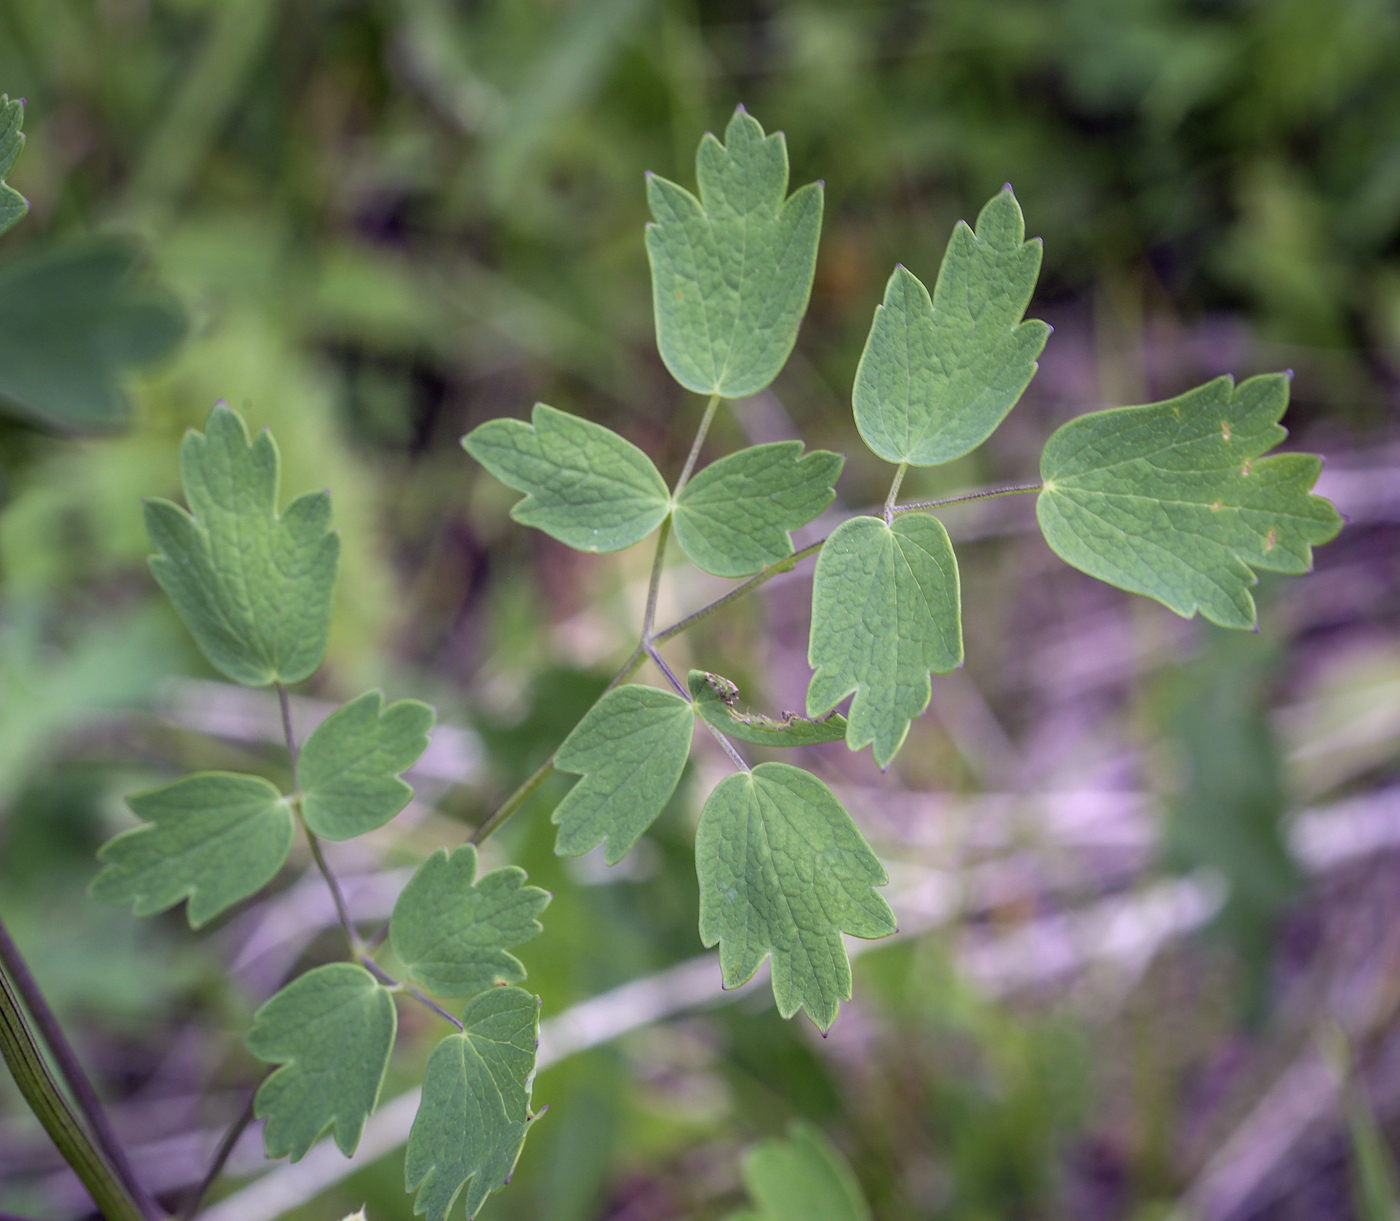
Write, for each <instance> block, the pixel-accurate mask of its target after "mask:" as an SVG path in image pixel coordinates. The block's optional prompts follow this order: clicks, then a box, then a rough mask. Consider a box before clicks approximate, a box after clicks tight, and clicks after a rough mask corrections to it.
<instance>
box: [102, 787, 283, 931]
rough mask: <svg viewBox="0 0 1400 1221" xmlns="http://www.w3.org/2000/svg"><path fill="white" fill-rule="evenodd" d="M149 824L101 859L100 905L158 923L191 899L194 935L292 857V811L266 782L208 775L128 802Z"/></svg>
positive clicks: (122, 839) (126, 836) (126, 833)
mask: <svg viewBox="0 0 1400 1221" xmlns="http://www.w3.org/2000/svg"><path fill="white" fill-rule="evenodd" d="M127 804H128V805H130V806H131V809H132V811H133V812H134V813H135V814H136V815H137V816H138V817H139V818H141V819H143V820H144V821H145V823H146V824H147V825H146V826H143V827H133V828H132V829H131V830H130V831H124V832H122V834H120V835H118V836H117V837H116V838H115V839H113V840H110V841H109V842H108V843H107V844H105V845H104V846H103V848H102V851H101V852H99V853H98V857H99V859H101V861H102V862H103V868H102V872H101V873H99V874H98V875H97V877H96V878H94V879H93V882H92V888H91V889H92V894H93V897H94V898H98V899H101V900H103V901H104V902H106V903H114V904H117V905H119V906H124V905H126V904H128V903H129V904H131V905H132V907H133V908H134V910H135V913H136V915H138V916H153V915H155V914H156V913H157V912H163V911H165V910H166V908H169V907H174V906H175V904H177V903H178V902H180V900H181V899H184V898H186V897H188V898H189V901H190V902H189V911H188V915H189V921H190V927H191V928H199V927H200V926H201V925H203V924H207V923H208V922H209V921H210V920H212V919H213V918H214V917H215V916H217V915H218V914H219V913H220V912H221V911H224V910H225V909H227V908H229V907H232V906H233V905H234V904H235V903H237V902H238V901H239V900H240V899H246V898H247V897H248V896H249V895H251V894H254V893H256V892H257V891H259V890H261V889H262V887H264V886H266V885H267V883H268V882H270V881H271V880H272V878H273V876H274V875H275V874H276V873H277V871H278V870H279V869H281V868H282V865H283V864H284V862H285V861H286V859H287V854H288V853H289V852H290V851H291V850H292V837H293V834H294V833H295V830H296V827H295V823H294V821H293V819H292V811H291V807H290V806H289V805H288V803H287V799H286V798H285V797H283V796H282V794H281V793H279V792H278V791H277V790H276V789H275V788H273V786H272V785H270V784H269V783H268V782H267V781H266V780H263V779H262V778H260V777H258V776H240V775H236V774H234V773H232V772H201V773H200V774H198V775H195V776H186V777H185V778H184V779H183V780H177V781H175V783H174V784H167V785H164V786H163V787H161V788H158V789H150V790H148V791H147V792H144V793H133V794H132V795H131V796H130V797H128V798H127Z"/></svg>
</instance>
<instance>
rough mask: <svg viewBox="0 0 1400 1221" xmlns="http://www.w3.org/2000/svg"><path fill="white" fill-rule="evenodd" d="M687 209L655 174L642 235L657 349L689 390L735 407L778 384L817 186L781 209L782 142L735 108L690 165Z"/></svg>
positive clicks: (796, 320) (803, 288)
mask: <svg viewBox="0 0 1400 1221" xmlns="http://www.w3.org/2000/svg"><path fill="white" fill-rule="evenodd" d="M695 177H696V179H697V181H698V184H699V187H700V198H699V199H696V198H695V196H694V195H692V194H691V193H690V192H689V191H687V190H686V189H685V188H684V187H680V186H677V185H676V184H675V183H674V182H670V181H668V180H667V179H665V178H660V177H658V176H656V175H655V174H653V175H650V176H649V177H648V178H647V201H648V202H649V203H650V205H651V214H652V215H653V216H654V217H655V218H656V220H655V222H654V223H653V224H650V225H648V226H647V255H648V256H649V257H650V259H651V290H652V297H653V301H654V305H655V310H656V343H657V347H659V348H660V349H661V359H662V360H664V361H665V362H666V367H667V368H668V369H669V370H670V371H671V376H672V377H674V378H675V379H676V380H677V381H678V382H680V384H681V385H682V386H684V387H685V388H686V389H687V390H694V391H695V392H696V393H697V394H717V395H719V396H720V397H722V398H729V399H732V398H741V397H742V396H744V395H746V394H757V393H758V392H759V391H760V390H762V389H763V388H764V387H765V386H767V385H768V384H769V383H770V382H771V381H772V380H773V379H774V378H775V377H777V376H778V373H779V371H780V370H781V369H782V367H783V364H784V363H785V362H786V361H787V358H788V354H789V353H790V352H791V351H792V345H793V344H794V343H795V342H796V341H797V328H798V325H799V324H800V323H801V321H802V315H803V313H804V312H805V311H806V309H807V298H808V296H809V295H810V294H811V291H812V273H813V271H814V269H815V268H816V261H817V237H818V235H819V234H820V232H821V225H822V185H821V183H818V182H813V183H808V184H807V185H806V186H805V187H802V188H801V189H800V190H797V191H794V192H793V193H792V195H790V196H788V197H787V198H786V199H784V195H785V194H786V192H787V184H788V157H787V142H786V141H785V140H784V138H783V133H782V132H774V133H773V134H772V135H771V136H765V135H764V134H763V128H762V126H760V124H759V122H758V120H757V119H754V118H752V117H751V116H750V115H749V114H748V113H746V112H745V110H744V108H743V107H742V106H740V107H739V108H738V109H737V110H736V111H735V112H734V117H733V118H732V119H730V120H729V126H728V128H727V129H726V130H725V133H724V143H723V144H721V143H720V142H719V141H718V140H716V139H715V138H714V136H712V135H710V134H709V133H708V132H707V133H706V134H705V137H704V139H702V140H701V141H700V148H699V150H698V151H697V153H696V155H695Z"/></svg>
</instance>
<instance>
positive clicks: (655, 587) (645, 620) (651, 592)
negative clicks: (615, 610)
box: [642, 514, 671, 645]
mask: <svg viewBox="0 0 1400 1221" xmlns="http://www.w3.org/2000/svg"><path fill="white" fill-rule="evenodd" d="M670 539H671V518H670V515H669V514H668V515H667V517H666V520H665V521H663V522H662V523H661V532H660V533H659V534H658V535H657V536H656V555H655V556H653V557H652V561H651V579H650V580H649V581H648V582H647V608H646V613H645V614H644V615H643V616H642V643H643V644H644V645H645V644H649V643H650V642H651V629H652V627H653V625H654V624H655V623H656V600H657V598H658V597H659V596H660V594H661V573H662V571H663V570H664V569H665V567H666V544H667V543H668V542H669V541H670Z"/></svg>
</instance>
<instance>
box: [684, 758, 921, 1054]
mask: <svg viewBox="0 0 1400 1221" xmlns="http://www.w3.org/2000/svg"><path fill="white" fill-rule="evenodd" d="M695 865H696V871H697V873H698V874H699V878H700V939H701V940H702V941H703V942H704V943H705V944H706V945H707V946H708V945H714V944H715V943H716V942H718V943H719V961H720V971H721V973H722V974H723V977H724V986H725V987H726V988H737V987H738V986H739V985H740V984H742V983H744V982H745V981H746V980H748V979H749V978H750V977H751V976H752V975H753V973H754V972H755V971H757V970H758V967H759V964H760V963H762V962H763V960H764V958H765V957H767V956H768V955H769V954H771V955H772V957H773V997H774V999H775V1000H776V1001H777V1003H778V1012H779V1013H781V1014H782V1015H783V1017H785V1018H788V1017H791V1016H792V1015H793V1014H794V1013H796V1012H797V1010H798V1009H800V1008H805V1009H806V1010H807V1015H808V1016H809V1017H810V1018H811V1019H812V1021H813V1022H815V1023H816V1024H817V1026H818V1027H819V1028H820V1029H821V1030H823V1031H824V1030H826V1029H828V1028H829V1027H830V1026H831V1023H832V1022H833V1021H835V1020H836V1010H837V1008H838V1007H839V1005H840V1002H841V1001H843V1000H848V999H850V995H851V964H850V962H849V960H848V959H847V958H846V947H845V945H844V944H843V943H842V941H841V934H842V932H847V933H850V934H851V935H852V936H855V937H871V938H873V937H886V936H888V935H889V934H890V933H892V932H894V931H895V924H894V915H893V913H892V912H891V911H890V908H889V904H887V903H886V902H885V900H884V899H883V898H881V897H880V895H878V894H876V893H875V890H874V888H875V887H876V886H883V885H885V883H886V882H887V881H889V879H888V877H887V876H886V874H885V870H884V867H883V866H882V865H881V864H880V862H879V860H878V859H877V858H876V856H875V854H874V853H873V852H872V851H871V850H870V845H869V844H867V843H866V842H865V839H864V837H863V836H862V835H861V833H860V831H859V830H857V828H856V825H855V823H854V822H852V821H851V816H850V815H849V814H847V813H846V811H845V810H844V809H843V808H842V806H841V803H840V802H839V801H837V800H836V796H835V795H834V794H833V793H832V791H831V790H830V789H829V788H827V787H826V785H825V784H823V783H822V782H821V781H820V780H818V779H817V778H816V777H815V776H813V775H812V774H811V773H809V772H804V771H802V769H801V768H796V767H790V766H789V765H788V764H786V763H760V764H759V765H758V766H757V767H756V768H754V769H753V771H751V772H742V773H740V774H738V775H734V776H726V777H725V778H724V779H723V780H721V781H720V782H719V784H718V785H717V786H716V787H715V790H714V792H713V793H711V794H710V799H709V800H708V801H707V802H705V808H704V811H703V812H702V813H701V815H700V827H699V829H698V831H697V832H696V836H695Z"/></svg>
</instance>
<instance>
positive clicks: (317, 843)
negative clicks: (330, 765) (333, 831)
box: [277, 683, 365, 958]
mask: <svg viewBox="0 0 1400 1221" xmlns="http://www.w3.org/2000/svg"><path fill="white" fill-rule="evenodd" d="M277 702H278V704H279V705H280V707H281V709H282V733H283V735H284V736H285V737H286V739H287V757H288V758H289V759H290V760H291V765H292V805H293V806H294V807H295V809H296V812H297V821H298V822H300V823H301V829H302V831H303V832H305V834H306V842H307V844H308V845H309V846H310V848H311V857H312V859H313V860H314V861H315V862H316V868H317V869H319V870H320V871H321V876H322V877H323V878H325V880H326V886H327V887H329V889H330V892H331V899H332V900H333V901H334V903H335V914H336V916H337V918H338V919H339V920H340V926H341V928H343V929H344V930H345V936H346V937H348V938H349V940H350V952H351V953H352V954H354V955H355V957H356V958H358V957H359V956H360V955H361V954H362V953H364V948H365V946H364V942H363V941H361V940H360V934H359V933H358V932H356V931H355V922H354V921H353V920H352V919H350V908H349V907H348V906H347V905H346V902H345V895H344V893H343V892H342V891H341V889H340V883H339V882H338V881H337V880H336V876H335V874H334V873H332V872H331V867H330V865H329V864H328V863H327V861H326V854H325V853H324V852H322V851H321V840H320V838H319V837H318V836H317V835H316V833H315V832H314V831H312V829H311V828H310V827H308V826H307V825H306V819H305V818H304V817H303V816H302V812H301V782H300V781H299V780H298V779H297V755H298V753H299V752H298V750H297V736H296V733H295V732H294V731H293V729H292V701H291V697H290V696H288V694H287V688H286V687H285V686H283V685H282V684H281V683H278V684H277Z"/></svg>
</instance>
